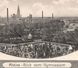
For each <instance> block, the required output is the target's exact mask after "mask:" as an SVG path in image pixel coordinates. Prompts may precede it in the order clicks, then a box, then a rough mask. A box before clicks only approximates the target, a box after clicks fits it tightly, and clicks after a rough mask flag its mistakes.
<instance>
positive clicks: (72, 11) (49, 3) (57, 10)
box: [0, 0, 78, 16]
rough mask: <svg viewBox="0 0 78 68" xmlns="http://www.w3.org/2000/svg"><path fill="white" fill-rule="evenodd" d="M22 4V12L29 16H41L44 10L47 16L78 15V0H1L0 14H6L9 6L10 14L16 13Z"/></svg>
mask: <svg viewBox="0 0 78 68" xmlns="http://www.w3.org/2000/svg"><path fill="white" fill-rule="evenodd" d="M18 4H19V5H20V9H21V14H22V15H23V16H28V14H29V13H32V14H33V16H41V12H42V10H43V11H44V15H45V16H51V14H52V12H53V13H54V14H55V15H56V16H77V15H78V0H0V15H1V16H6V8H7V7H8V8H9V13H10V15H11V14H13V13H16V11H17V6H18Z"/></svg>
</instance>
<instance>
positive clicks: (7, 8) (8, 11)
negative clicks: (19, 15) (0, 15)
mask: <svg viewBox="0 0 78 68" xmlns="http://www.w3.org/2000/svg"><path fill="white" fill-rule="evenodd" d="M7 22H9V11H8V8H7Z"/></svg>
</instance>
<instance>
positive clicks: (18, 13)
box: [17, 5, 21, 18]
mask: <svg viewBox="0 0 78 68" xmlns="http://www.w3.org/2000/svg"><path fill="white" fill-rule="evenodd" d="M20 16H21V15H20V7H19V5H18V8H17V17H18V18H20Z"/></svg>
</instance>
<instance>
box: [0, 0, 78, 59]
mask: <svg viewBox="0 0 78 68" xmlns="http://www.w3.org/2000/svg"><path fill="white" fill-rule="evenodd" d="M74 52H77V55H78V1H77V0H0V54H5V55H8V56H14V57H20V58H29V59H31V58H32V59H48V58H56V57H62V56H67V55H69V54H72V53H74Z"/></svg>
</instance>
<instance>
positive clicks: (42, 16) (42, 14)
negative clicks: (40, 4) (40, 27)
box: [42, 11, 44, 19]
mask: <svg viewBox="0 0 78 68" xmlns="http://www.w3.org/2000/svg"><path fill="white" fill-rule="evenodd" d="M43 16H44V13H43V11H42V19H43Z"/></svg>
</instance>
